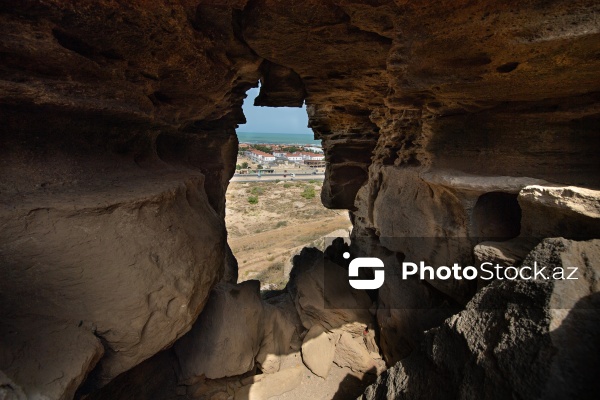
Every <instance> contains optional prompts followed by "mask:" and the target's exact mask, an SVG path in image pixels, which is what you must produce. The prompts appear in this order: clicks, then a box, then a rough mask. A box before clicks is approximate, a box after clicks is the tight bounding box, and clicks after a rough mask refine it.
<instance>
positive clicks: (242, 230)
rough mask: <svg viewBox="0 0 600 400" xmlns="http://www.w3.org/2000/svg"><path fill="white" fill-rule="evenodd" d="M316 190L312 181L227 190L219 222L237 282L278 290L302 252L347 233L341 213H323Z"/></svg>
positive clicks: (236, 185) (318, 186) (318, 183)
mask: <svg viewBox="0 0 600 400" xmlns="http://www.w3.org/2000/svg"><path fill="white" fill-rule="evenodd" d="M321 186H322V182H321V181H317V180H313V181H304V182H300V181H292V180H287V181H279V182H256V183H254V182H252V183H231V184H230V185H229V189H228V190H227V215H226V218H225V220H226V223H227V230H228V232H229V239H228V241H229V244H230V246H231V248H232V250H233V254H234V255H235V257H236V258H237V260H238V263H239V281H244V280H248V279H253V278H255V279H259V280H260V281H261V282H262V284H263V288H279V287H281V286H283V285H285V282H287V274H288V272H289V268H290V266H291V258H292V257H293V256H294V255H295V254H297V253H298V252H299V251H300V249H301V248H302V247H304V246H319V244H320V242H322V241H321V240H320V239H321V238H322V237H323V236H327V235H328V234H330V233H332V232H334V231H338V230H346V231H348V230H349V229H350V226H351V224H350V220H349V218H348V213H347V212H346V211H336V210H328V209H326V208H325V207H323V205H322V204H321V200H320V193H321ZM336 234H337V235H338V236H341V235H342V234H343V232H337V233H336ZM346 236H347V233H346Z"/></svg>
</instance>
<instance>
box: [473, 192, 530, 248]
mask: <svg viewBox="0 0 600 400" xmlns="http://www.w3.org/2000/svg"><path fill="white" fill-rule="evenodd" d="M472 226H473V235H474V236H475V237H477V238H478V239H479V240H480V241H485V240H495V241H502V240H508V239H512V238H514V237H517V236H519V233H520V232H521V207H520V206H519V202H518V201H517V194H513V193H505V192H490V193H484V194H482V195H481V196H479V198H478V199H477V203H476V204H475V207H474V208H473V214H472Z"/></svg>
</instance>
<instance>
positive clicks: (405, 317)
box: [0, 0, 600, 398]
mask: <svg viewBox="0 0 600 400" xmlns="http://www.w3.org/2000/svg"><path fill="white" fill-rule="evenodd" d="M13 3H14V2H13ZM13 3H10V4H9V3H6V4H2V5H0V33H1V35H0V54H1V57H0V72H1V74H0V76H1V78H0V206H1V209H0V224H1V225H2V227H3V233H2V234H1V235H0V236H1V238H0V239H1V241H0V263H1V268H0V271H1V272H0V274H2V275H1V278H2V279H1V280H0V288H1V291H0V296H1V299H0V300H1V301H2V302H1V305H0V320H1V321H2V323H3V326H5V325H6V326H11V324H12V325H14V324H15V323H16V321H17V320H19V319H20V318H21V317H23V318H25V319H28V318H29V319H32V320H33V319H36V318H42V319H46V318H47V319H50V320H53V321H57V323H58V324H62V326H64V327H65V329H67V330H69V331H71V330H72V329H75V330H74V331H73V332H76V334H75V333H74V335H75V336H76V337H79V336H78V335H79V334H80V333H81V334H82V335H83V336H82V337H86V338H89V342H87V340H88V339H85V341H84V342H85V343H88V344H89V346H88V345H85V346H83V347H85V350H83V347H82V353H81V354H79V355H78V356H77V357H76V358H77V360H78V361H77V362H74V363H73V365H80V366H81V368H80V367H77V368H73V369H69V370H68V371H67V370H65V371H64V372H65V374H64V376H63V377H62V378H61V379H59V380H57V381H55V383H54V384H53V385H46V386H44V393H43V394H44V395H46V396H49V397H50V398H61V397H64V396H67V397H68V396H70V394H71V393H72V392H73V390H72V388H73V387H75V386H77V385H78V384H79V383H81V381H82V380H83V379H85V375H86V373H87V372H89V371H90V370H92V369H93V370H92V371H91V372H89V375H88V379H87V381H88V382H87V384H86V385H85V387H86V388H88V389H86V390H93V389H94V388H97V387H99V386H101V385H104V384H105V383H107V382H108V381H109V380H111V379H113V378H115V377H116V376H117V375H118V374H120V373H122V372H126V371H127V370H130V369H131V368H134V367H135V366H136V365H138V364H139V363H141V362H143V361H144V360H145V359H147V358H149V357H151V356H152V355H154V354H156V353H157V352H159V351H161V350H162V349H165V348H166V347H169V346H170V345H171V344H173V342H174V341H175V340H177V339H178V338H179V337H181V336H182V335H184V334H185V333H186V331H187V330H189V329H190V327H191V326H192V323H193V322H194V321H195V319H196V318H197V316H198V314H199V313H200V312H201V310H202V309H203V307H204V304H205V303H206V300H207V298H208V295H209V292H210V290H211V289H212V288H213V287H214V286H215V285H216V284H217V282H229V283H230V284H233V283H234V281H235V279H236V273H235V262H234V261H233V260H231V256H230V254H229V253H228V249H227V245H226V243H225V239H226V238H225V235H226V234H225V229H224V226H223V223H222V220H223V215H224V212H225V206H224V193H225V190H226V188H227V182H228V180H229V178H230V177H231V175H232V174H233V171H234V167H235V157H236V153H237V139H236V137H235V128H236V127H237V125H238V124H240V123H242V122H244V116H243V113H242V111H241V104H242V101H243V98H244V96H245V92H246V91H247V90H248V89H249V88H250V87H255V86H256V85H257V83H258V81H259V80H261V82H262V88H261V94H260V96H259V99H257V103H258V104H263V105H269V106H290V105H292V106H298V105H300V104H302V102H303V101H304V102H306V104H307V110H308V114H309V121H310V122H309V123H310V126H311V127H312V129H313V130H314V132H315V135H316V137H317V138H320V139H322V141H323V146H324V149H325V157H326V161H327V162H328V163H327V169H326V174H325V175H326V180H325V182H324V186H323V191H322V193H321V198H322V201H323V203H324V204H325V205H326V206H327V207H330V208H338V209H348V210H351V218H352V221H353V225H354V230H353V234H352V247H351V248H352V252H353V253H354V254H356V255H368V254H371V255H377V256H379V255H381V256H382V257H383V258H385V259H386V263H390V264H389V265H394V266H397V265H398V263H400V262H401V261H403V260H408V261H412V260H416V259H419V258H425V257H429V258H430V259H431V261H432V262H434V261H435V260H438V261H444V262H447V261H448V260H452V261H453V262H457V261H464V262H466V263H468V262H475V261H477V260H480V259H481V258H482V257H488V256H490V257H496V259H504V260H511V262H512V261H513V260H514V261H515V262H519V260H520V259H521V258H522V257H523V256H524V254H526V253H527V251H529V250H531V248H532V247H533V246H535V245H536V243H538V242H539V241H541V240H542V239H544V238H546V237H559V236H563V237H566V238H570V239H580V240H585V239H593V238H597V237H598V233H599V231H598V215H597V214H598V193H597V190H598V189H599V188H600V178H599V176H598V174H597V171H598V170H599V167H600V165H599V162H598V157H597V154H598V152H599V150H600V148H599V142H598V140H597V127H598V125H599V115H600V112H599V106H598V104H599V101H598V100H599V96H598V93H600V80H599V79H598V70H599V68H600V59H599V58H598V57H597V54H598V53H599V52H600V41H599V40H598V34H599V32H600V21H599V20H598V18H597V15H598V12H599V11H600V10H599V6H598V4H597V1H594V0H580V1H574V2H567V1H555V2H539V1H530V2H522V1H520V2H518V1H508V2H494V1H480V2H475V3H474V2H464V1H445V2H435V3H434V2H425V3H424V2H422V1H404V0H403V1H392V0H368V1H367V0H364V1H361V0H335V1H317V0H308V1H307V0H289V1H285V2H282V1H275V0H253V1H246V0H231V1H218V2H210V1H203V0H197V1H193V0H175V1H163V0H158V1H153V2H151V3H149V2H147V1H141V0H136V1H124V0H117V1H113V2H97V1H92V0H84V1H73V0H52V1H45V2H16V3H14V4H13ZM409 237H417V238H423V237H427V238H433V241H431V240H430V239H427V240H424V241H422V242H421V243H420V244H419V243H418V241H417V242H415V241H411V240H410V239H407V238H409ZM530 238H532V239H535V240H531V241H530V240H529V239H530ZM454 239H457V241H453V240H454ZM506 240H514V242H511V244H515V243H518V246H517V245H515V246H511V245H510V244H508V245H507V244H506V243H507V242H505V241H506ZM482 242H485V243H486V244H485V245H480V247H479V250H478V253H477V254H478V255H477V256H474V255H473V254H472V250H473V248H474V247H475V246H477V245H478V244H480V243H482ZM498 243H504V245H502V244H500V245H499V244H498ZM484 246H488V247H487V248H485V249H484V248H483V247H484ZM316 257H317V258H318V257H320V255H318V254H317V255H316ZM227 258H229V259H228V260H227ZM576 260H577V262H584V261H585V259H584V258H577V259H576ZM386 265H387V264H386ZM338 267H339V268H333V270H332V271H329V272H332V274H333V275H334V276H337V277H338V278H344V279H345V278H346V271H345V270H344V268H343V265H342V264H340V265H338ZM321 268H322V267H321V266H319V265H318V263H314V262H310V263H308V264H306V271H307V273H306V274H304V275H303V276H298V280H297V282H296V286H293V285H291V286H290V287H289V288H288V289H289V293H290V294H291V295H292V299H291V300H289V301H292V300H293V302H294V305H295V308H296V311H297V317H298V318H299V319H300V321H301V323H302V324H303V327H304V328H301V329H308V328H311V327H312V326H315V325H317V324H321V325H322V326H324V327H326V328H327V329H328V330H334V329H342V331H345V332H348V333H349V334H352V335H353V336H356V334H360V332H362V330H363V329H364V328H365V326H370V327H371V328H373V327H374V326H375V321H374V319H373V314H372V313H371V312H369V309H371V310H372V311H373V312H374V313H376V325H377V326H378V335H379V337H378V341H379V344H380V347H381V349H382V353H383V356H384V358H385V359H386V361H387V362H388V363H390V364H392V363H395V362H397V361H398V360H401V359H403V358H405V357H406V356H408V355H409V354H410V353H411V351H413V350H414V349H417V348H419V342H420V341H421V340H423V331H424V330H426V329H430V328H433V327H435V326H438V325H439V324H440V323H441V321H442V320H444V319H445V318H447V317H448V314H452V313H454V312H456V311H457V310H459V309H461V308H464V307H465V306H466V305H467V304H470V305H471V306H467V311H465V312H467V314H468V315H470V317H469V318H470V323H472V324H473V326H479V327H481V326H484V325H485V324H487V323H488V322H489V321H490V320H489V319H486V318H488V316H489V315H487V314H481V315H480V314H478V312H479V311H475V310H471V309H470V308H469V307H472V305H473V304H474V303H473V301H472V300H471V299H472V298H473V296H474V295H475V294H476V292H477V290H478V288H480V287H481V285H477V284H476V283H475V282H473V284H468V283H465V282H458V281H456V280H450V281H446V282H439V281H433V280H430V281H428V282H411V283H407V282H405V281H402V280H400V279H399V278H398V277H397V276H395V277H394V276H393V275H392V274H390V275H389V279H388V281H386V286H384V287H383V288H382V289H381V290H380V291H379V292H378V293H376V294H371V295H372V296H373V298H371V297H369V296H367V295H365V296H356V295H352V296H350V297H348V296H346V295H345V294H342V295H339V296H334V297H336V299H337V300H340V301H342V303H343V304H346V305H350V306H351V308H352V309H351V310H350V311H343V312H339V313H338V312H334V311H332V310H331V309H327V308H326V307H323V302H324V301H325V300H327V296H325V295H323V292H322V291H321V292H320V291H319V290H318V289H319V288H322V283H323V282H322V280H323V275H324V273H325V272H324V270H322V269H321ZM497 287H498V286H497V285H492V286H491V288H489V289H485V291H486V292H485V293H491V291H493V290H499V289H497ZM502 290H504V289H502ZM532 290H533V289H532ZM503 293H504V292H503ZM531 293H533V292H531ZM531 293H530V294H531ZM478 296H479V297H477V298H481V294H479V295H478ZM524 296H525V297H524V300H523V301H524V302H527V301H529V300H527V299H528V298H529V297H527V296H529V294H527V293H525V295H524ZM509 297H510V296H508V297H506V298H507V299H508V298H509ZM23 299H27V301H23ZM344 302H345V303H344ZM373 304H375V305H376V307H373ZM423 305H425V306H426V309H427V310H428V311H427V312H420V311H416V310H420V307H424V306H423ZM263 306H264V305H263ZM501 306H502V307H504V306H505V304H502V305H501ZM264 307H266V306H264ZM267 308H268V307H267ZM504 308H506V307H504ZM504 308H503V309H504ZM265 309H266V308H265ZM280 309H281V310H283V309H286V310H288V309H289V304H288V305H287V306H285V307H283V308H280ZM469 310H471V311H469ZM273 315H276V314H272V316H271V317H268V318H267V317H266V318H267V319H269V320H272V321H275V322H273V324H274V325H276V324H277V323H278V322H276V321H277V318H278V317H277V318H275V317H273ZM511 315H512V314H511ZM515 315H517V314H515ZM519 315H520V316H519V318H522V319H523V318H524V319H525V320H527V319H531V321H541V320H539V318H538V317H539V316H538V315H525V314H519ZM489 317H490V318H496V317H497V318H500V314H498V315H493V316H489ZM536 318H538V319H536ZM514 321H518V318H517V317H515V319H514ZM514 321H513V322H514ZM296 323H297V321H295V322H294V321H291V324H292V325H294V324H296ZM511 323H512V322H511ZM515 323H516V322H515ZM19 324H20V322H19ZM540 324H541V325H539V324H538V325H539V326H540V327H543V326H544V325H543V324H542V322H540ZM267 325H269V324H267ZM534 325H535V324H534ZM536 326H537V325H536ZM342 327H343V328H342ZM440 329H442V328H440ZM444 329H445V328H444ZM448 329H450V328H448ZM540 329H541V330H540V331H539V332H537V333H533V331H527V332H529V333H531V335H530V336H527V337H530V338H532V340H533V339H534V338H536V337H545V336H544V334H543V333H540V332H542V331H543V329H545V328H540ZM26 331H27V332H28V334H27V335H29V334H31V335H34V336H35V334H36V331H35V324H33V323H32V324H31V326H30V327H28V328H26ZM286 332H287V330H286ZM529 333H528V334H529ZM296 334H300V333H299V332H297V330H296ZM27 335H25V336H24V337H27V338H29V336H27ZM93 335H95V336H96V338H98V339H99V340H100V342H101V343H102V347H103V349H104V355H103V356H102V357H101V358H100V360H98V357H99V356H100V354H101V353H102V351H98V349H96V346H95V344H93V343H95V342H94V341H97V340H98V339H96V338H94V337H92V336H93ZM287 335H288V334H285V335H278V334H275V333H274V331H271V332H270V333H269V332H267V333H266V336H265V337H272V338H274V337H287ZM536 335H537V336H536ZM40 336H42V335H41V332H40ZM430 336H431V335H429V336H427V337H430ZM448 337H449V338H448V339H447V340H448V343H451V342H452V340H453V339H452V338H453V337H454V336H452V335H450V334H449V335H448ZM492 339H493V338H492ZM492 339H490V340H492ZM11 340H12V338H11ZM31 340H32V341H31V343H42V342H40V341H39V340H41V339H40V338H36V337H32V338H31ZM269 340H270V341H265V343H264V347H262V349H265V350H264V354H261V353H260V350H259V347H260V346H258V347H257V346H255V345H252V346H251V348H252V351H251V353H253V355H252V358H254V357H255V356H256V353H255V351H259V354H260V357H259V358H260V361H259V363H260V364H261V365H262V367H263V368H265V369H268V370H270V371H275V370H277V365H278V363H279V361H278V360H277V359H273V358H271V357H270V354H271V352H278V351H280V350H281V349H282V348H283V347H285V346H284V342H287V339H285V340H282V341H281V342H278V341H277V340H274V339H273V340H271V339H269ZM426 340H428V339H426ZM445 340H446V339H444V341H445ZM4 341H6V339H4ZM459 342H460V341H459ZM7 343H8V341H7ZM448 343H446V344H444V346H446V347H443V348H444V349H448V352H449V353H451V352H452V347H448ZM490 343H491V342H490ZM65 346H66V343H63V342H55V343H54V345H53V348H52V353H55V354H61V353H65V354H66V349H65ZM282 346H283V347H282ZM440 346H441V344H440ZM458 348H461V347H460V346H458ZM462 348H464V346H463V347H462ZM42 355H43V354H42V353H39V354H34V357H37V356H39V357H42ZM245 361H247V360H245ZM28 362H30V361H29V360H27V361H25V364H26V363H28ZM56 362H57V365H58V364H60V363H62V361H61V359H59V357H57V358H56ZM96 363H97V367H96V368H94V365H96ZM25 364H23V365H25ZM84 364H85V365H84ZM247 364H248V365H249V364H250V361H248V363H247ZM244 365H245V366H246V363H245V362H244ZM3 368H8V367H5V366H0V369H3ZM10 368H13V369H6V370H5V371H4V373H5V374H6V376H7V379H8V380H10V381H11V382H13V383H14V385H16V386H19V387H21V388H22V390H23V391H24V392H25V393H29V392H28V391H30V390H35V388H36V387H37V386H36V385H37V383H35V382H38V381H39V382H42V381H44V380H45V379H46V375H47V371H43V370H40V371H37V372H36V374H34V375H35V376H34V375H31V376H27V377H26V378H17V377H21V375H19V374H20V372H18V371H17V369H18V368H20V367H19V364H18V363H15V364H11V367H10ZM48 368H51V367H50V366H49V367H48ZM540 368H541V367H540ZM59 369H60V368H59ZM243 369H246V368H243ZM540 371H541V369H540ZM474 379H475V378H474ZM508 385H513V387H509V388H508V389H506V390H513V389H514V390H515V393H517V392H519V390H521V389H520V387H521V386H519V385H520V383H519V382H517V381H510V382H508ZM533 386H534V387H535V385H533ZM3 390H4V389H3ZM15 390H17V389H15ZM15 390H13V392H15ZM424 390H425V391H424V392H423V393H427V391H426V389H424ZM477 390H482V391H483V392H479V393H474V394H477V395H481V393H485V390H487V389H485V388H477ZM532 390H533V389H532ZM15 393H16V392H15ZM519 393H520V392H519Z"/></svg>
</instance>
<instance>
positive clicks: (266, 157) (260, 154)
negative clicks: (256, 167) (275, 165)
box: [244, 149, 276, 164]
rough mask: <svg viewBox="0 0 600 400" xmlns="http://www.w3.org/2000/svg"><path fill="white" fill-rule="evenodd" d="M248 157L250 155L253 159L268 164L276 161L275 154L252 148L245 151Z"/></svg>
mask: <svg viewBox="0 0 600 400" xmlns="http://www.w3.org/2000/svg"><path fill="white" fill-rule="evenodd" d="M244 154H245V155H246V157H249V158H250V159H251V160H252V161H254V162H255V163H259V164H263V163H264V164H267V163H271V162H274V161H275V158H276V157H275V156H274V155H273V154H269V153H265V152H264V151H260V150H255V149H250V150H247V151H246V152H245V153H244Z"/></svg>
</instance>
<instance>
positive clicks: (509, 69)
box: [496, 61, 519, 74]
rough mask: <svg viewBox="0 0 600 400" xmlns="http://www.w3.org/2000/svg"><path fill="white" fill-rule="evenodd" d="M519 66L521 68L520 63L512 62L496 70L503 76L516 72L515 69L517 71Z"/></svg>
mask: <svg viewBox="0 0 600 400" xmlns="http://www.w3.org/2000/svg"><path fill="white" fill-rule="evenodd" d="M518 66H519V63H518V62H516V61H512V62H508V63H506V64H502V65H500V66H499V67H498V68H496V71H498V72H500V73H501V74H506V73H509V72H512V71H514V70H515V69H517V67H518Z"/></svg>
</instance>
